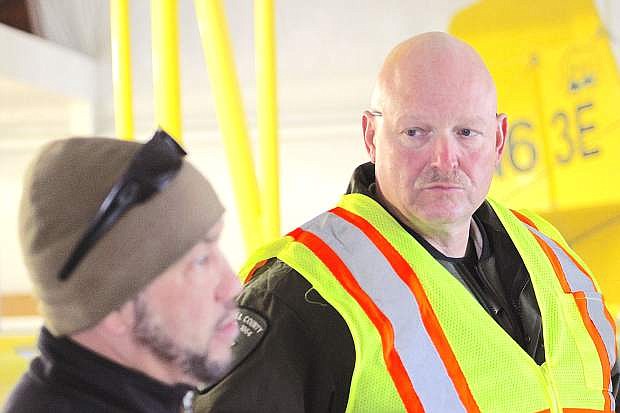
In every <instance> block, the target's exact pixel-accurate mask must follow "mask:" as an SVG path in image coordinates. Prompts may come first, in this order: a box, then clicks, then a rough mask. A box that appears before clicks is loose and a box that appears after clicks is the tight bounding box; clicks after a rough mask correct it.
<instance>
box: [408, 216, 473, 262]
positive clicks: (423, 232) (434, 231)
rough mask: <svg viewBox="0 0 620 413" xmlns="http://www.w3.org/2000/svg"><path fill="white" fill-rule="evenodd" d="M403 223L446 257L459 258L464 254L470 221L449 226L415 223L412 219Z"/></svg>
mask: <svg viewBox="0 0 620 413" xmlns="http://www.w3.org/2000/svg"><path fill="white" fill-rule="evenodd" d="M405 224H406V225H408V226H409V227H410V228H411V229H413V230H414V231H416V232H417V233H418V234H420V236H422V237H423V238H424V239H425V240H426V241H428V243H429V244H431V245H432V246H433V247H435V248H436V249H437V250H438V251H439V252H441V253H442V254H443V255H445V256H446V257H451V258H460V257H463V256H465V252H466V250H467V242H468V240H469V228H470V225H471V221H470V222H465V223H462V224H458V225H456V224H451V225H449V226H447V225H441V226H431V225H415V224H414V223H413V222H412V221H405Z"/></svg>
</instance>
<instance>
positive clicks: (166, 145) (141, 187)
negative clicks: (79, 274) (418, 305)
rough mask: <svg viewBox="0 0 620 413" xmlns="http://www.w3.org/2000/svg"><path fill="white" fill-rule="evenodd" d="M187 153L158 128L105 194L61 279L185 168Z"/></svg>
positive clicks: (64, 278) (63, 269)
mask: <svg viewBox="0 0 620 413" xmlns="http://www.w3.org/2000/svg"><path fill="white" fill-rule="evenodd" d="M185 155H187V153H186V152H185V151H184V150H183V148H181V146H180V145H179V144H178V143H177V142H176V141H175V140H174V139H173V138H172V137H171V136H170V135H168V134H167V133H166V132H165V131H163V130H161V129H160V130H158V131H157V132H155V134H154V135H153V137H152V138H151V139H150V140H149V141H148V142H146V143H145V144H144V145H143V146H142V148H140V150H138V152H136V154H135V155H134V157H133V159H132V160H131V162H130V164H129V167H128V168H127V171H126V172H125V173H124V174H123V176H121V178H120V179H119V180H118V181H117V182H116V184H114V186H113V187H112V190H110V193H108V195H107V196H106V197H105V199H104V200H103V202H102V203H101V205H100V206H99V210H98V211H97V215H95V217H94V218H93V220H92V222H91V224H90V226H89V227H88V230H87V231H86V232H85V233H84V235H83V236H82V238H81V239H80V241H79V242H78V244H77V245H76V246H75V248H74V249H73V251H72V253H71V255H70V256H69V258H68V259H67V261H66V262H65V264H64V265H63V267H62V269H61V270H60V272H59V273H58V279H59V280H61V281H64V280H66V279H68V278H69V276H70V275H71V273H72V272H73V271H74V270H75V268H76V267H77V265H78V264H79V263H80V261H82V259H83V258H84V257H85V256H86V254H87V253H88V251H89V250H90V249H91V248H92V247H93V245H95V243H96V242H97V241H98V240H99V239H100V238H101V237H102V236H103V235H104V234H105V233H106V232H108V231H109V230H110V228H111V227H112V225H114V224H115V223H116V221H118V219H119V218H120V217H121V216H122V215H123V214H124V213H125V212H127V211H128V210H129V209H131V208H133V207H134V206H136V205H138V204H141V203H143V202H144V201H146V200H147V199H149V198H150V197H151V196H153V194H155V193H156V192H159V191H161V190H162V189H163V188H164V187H165V186H166V185H167V184H168V183H169V182H170V181H171V180H172V178H174V176H175V175H176V174H177V172H178V171H179V169H180V168H181V164H182V162H183V157H184V156H185Z"/></svg>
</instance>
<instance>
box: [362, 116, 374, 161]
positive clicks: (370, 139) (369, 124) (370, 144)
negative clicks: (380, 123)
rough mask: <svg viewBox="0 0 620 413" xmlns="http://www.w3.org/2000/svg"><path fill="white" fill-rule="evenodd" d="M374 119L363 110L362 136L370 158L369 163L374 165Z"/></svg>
mask: <svg viewBox="0 0 620 413" xmlns="http://www.w3.org/2000/svg"><path fill="white" fill-rule="evenodd" d="M375 131H376V129H375V117H374V115H373V114H372V113H370V112H369V111H367V110H365V111H364V113H363V114H362V133H363V134H364V145H365V146H366V152H368V156H369V157H370V162H372V163H375V155H376V147H375Z"/></svg>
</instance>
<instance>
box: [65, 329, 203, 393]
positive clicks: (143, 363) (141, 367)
mask: <svg viewBox="0 0 620 413" xmlns="http://www.w3.org/2000/svg"><path fill="white" fill-rule="evenodd" d="M71 339H72V340H73V341H75V342H77V343H79V344H80V345H81V346H83V347H85V348H87V349H89V350H91V351H93V352H95V353H97V354H99V355H101V356H103V357H105V358H107V359H109V360H112V361H113V362H115V363H117V364H119V365H121V366H124V367H127V368H130V369H132V370H137V371H139V372H141V373H143V374H145V375H147V376H149V377H151V378H154V379H156V380H158V381H160V382H162V383H166V384H168V385H170V386H173V385H175V384H179V383H186V384H191V385H195V384H197V383H195V380H194V379H192V378H190V377H188V376H187V375H186V374H185V373H184V372H181V371H179V368H178V367H177V366H175V365H173V363H167V362H164V361H163V360H160V359H159V358H158V357H157V356H156V355H154V354H153V353H152V352H151V351H150V350H149V349H146V348H144V346H142V345H140V344H139V343H136V341H135V340H134V339H133V337H130V336H127V335H123V336H117V335H114V334H110V333H109V332H106V331H102V329H101V328H100V326H95V327H93V328H90V329H88V330H84V331H81V332H79V333H75V334H72V335H71Z"/></svg>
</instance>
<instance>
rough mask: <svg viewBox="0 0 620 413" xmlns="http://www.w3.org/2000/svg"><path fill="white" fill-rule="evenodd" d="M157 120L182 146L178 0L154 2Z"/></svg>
mask: <svg viewBox="0 0 620 413" xmlns="http://www.w3.org/2000/svg"><path fill="white" fill-rule="evenodd" d="M151 36H152V43H153V90H154V95H155V119H156V121H157V123H158V125H159V127H160V128H162V129H164V130H165V131H166V132H168V133H169V134H170V135H172V136H173V137H174V138H175V139H176V140H177V141H178V142H182V133H181V96H180V79H179V78H180V77H179V31H178V4H177V0H151Z"/></svg>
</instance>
